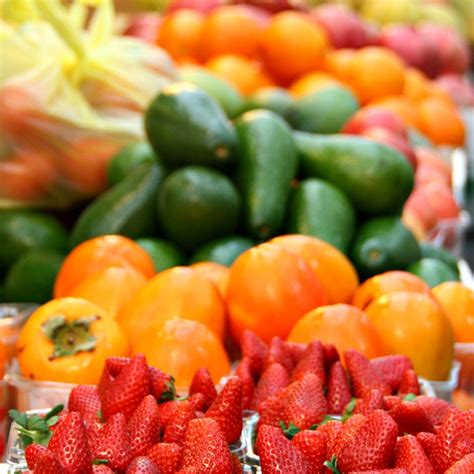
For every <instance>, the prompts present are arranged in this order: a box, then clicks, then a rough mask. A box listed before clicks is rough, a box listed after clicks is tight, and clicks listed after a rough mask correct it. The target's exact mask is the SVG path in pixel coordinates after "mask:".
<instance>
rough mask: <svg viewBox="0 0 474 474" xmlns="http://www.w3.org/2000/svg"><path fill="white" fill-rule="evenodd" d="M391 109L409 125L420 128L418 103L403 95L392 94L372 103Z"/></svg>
mask: <svg viewBox="0 0 474 474" xmlns="http://www.w3.org/2000/svg"><path fill="white" fill-rule="evenodd" d="M372 104H373V105H375V106H377V107H382V108H384V109H387V110H390V111H391V112H393V113H394V114H395V115H396V116H397V117H398V118H400V119H401V120H402V121H403V123H404V124H405V125H406V126H408V127H413V128H418V126H419V118H418V110H417V107H416V104H415V103H414V102H413V101H412V100H410V99H408V98H406V97H403V96H390V97H385V98H383V99H381V100H377V101H375V102H373V103H371V105H372Z"/></svg>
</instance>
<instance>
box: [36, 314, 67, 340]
mask: <svg viewBox="0 0 474 474" xmlns="http://www.w3.org/2000/svg"><path fill="white" fill-rule="evenodd" d="M65 324H66V318H65V317H64V316H62V315H60V316H55V317H53V318H50V319H48V321H46V322H45V323H44V324H43V326H42V329H43V332H44V334H45V335H46V336H47V337H48V338H49V339H51V340H53V339H54V338H55V336H56V332H57V330H58V329H59V328H61V327H63V326H64V325H65Z"/></svg>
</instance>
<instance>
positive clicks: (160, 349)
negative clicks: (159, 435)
mask: <svg viewBox="0 0 474 474" xmlns="http://www.w3.org/2000/svg"><path fill="white" fill-rule="evenodd" d="M132 352H133V353H134V354H137V353H139V352H141V353H143V354H144V355H145V356H146V358H147V361H148V363H149V364H150V365H153V366H155V367H159V368H160V369H161V370H163V371H164V372H166V373H168V374H173V377H174V378H175V385H176V387H177V388H178V390H179V388H187V387H188V386H189V385H190V383H191V380H192V378H193V375H194V373H195V372H196V370H197V369H199V368H201V367H207V369H208V370H209V372H210V374H211V376H212V379H213V381H214V383H218V382H219V380H220V379H221V378H222V377H224V376H225V375H227V374H229V373H230V370H231V367H230V363H229V359H228V357H227V354H226V352H225V349H224V347H223V345H222V343H221V341H220V340H219V338H218V337H217V336H216V335H215V333H213V332H212V331H210V330H209V329H208V328H207V327H206V326H205V325H204V324H202V323H200V322H198V321H193V320H189V319H182V318H171V319H167V320H165V321H163V322H162V323H161V324H159V325H157V326H153V327H152V328H150V330H149V331H147V333H145V334H144V335H143V336H142V337H141V338H140V340H139V341H137V343H136V344H135V345H134V346H133V348H132Z"/></svg>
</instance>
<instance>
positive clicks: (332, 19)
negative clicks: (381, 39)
mask: <svg viewBox="0 0 474 474" xmlns="http://www.w3.org/2000/svg"><path fill="white" fill-rule="evenodd" d="M311 16H312V17H313V19H314V20H316V22H317V23H318V24H319V25H320V26H321V27H322V28H324V30H325V31H326V34H327V35H328V38H329V40H330V42H331V44H332V45H333V46H334V47H335V48H337V49H340V48H362V47H364V46H369V45H373V44H375V43H376V42H377V41H376V40H377V38H376V36H375V34H374V33H375V31H376V30H374V28H373V27H370V28H369V27H368V26H367V25H366V24H365V23H364V22H363V21H362V19H361V18H360V17H359V16H358V15H357V14H356V13H354V12H353V11H351V10H349V9H348V8H346V7H344V6H343V5H333V4H328V5H321V6H319V7H316V8H314V9H313V10H311Z"/></svg>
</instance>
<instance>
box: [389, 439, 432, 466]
mask: <svg viewBox="0 0 474 474" xmlns="http://www.w3.org/2000/svg"><path fill="white" fill-rule="evenodd" d="M395 467H400V468H403V469H406V470H407V471H408V472H409V473H410V474H435V471H434V469H433V466H432V465H431V462H430V460H429V459H428V456H427V455H426V454H425V452H424V451H423V448H422V446H421V444H420V443H419V442H418V441H417V439H416V438H415V437H414V436H413V435H406V436H403V437H402V438H399V440H398V441H397V446H396V448H395Z"/></svg>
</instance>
